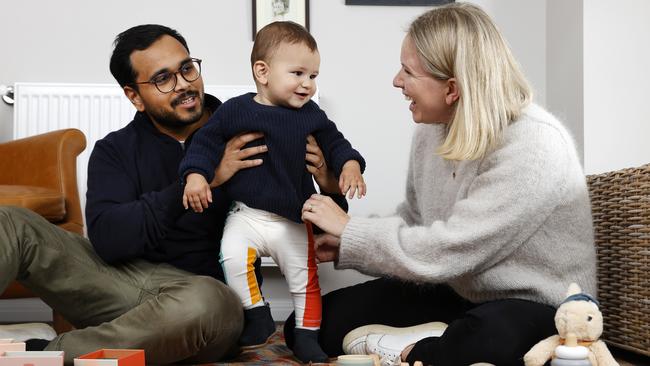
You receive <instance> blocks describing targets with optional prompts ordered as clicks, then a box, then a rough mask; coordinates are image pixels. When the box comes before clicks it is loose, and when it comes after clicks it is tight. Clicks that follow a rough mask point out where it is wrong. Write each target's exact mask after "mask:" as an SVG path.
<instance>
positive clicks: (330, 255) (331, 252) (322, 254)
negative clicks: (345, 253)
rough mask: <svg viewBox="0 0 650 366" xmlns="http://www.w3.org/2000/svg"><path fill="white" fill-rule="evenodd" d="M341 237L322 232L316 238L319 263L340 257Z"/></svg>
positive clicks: (315, 243) (315, 244)
mask: <svg viewBox="0 0 650 366" xmlns="http://www.w3.org/2000/svg"><path fill="white" fill-rule="evenodd" d="M340 246H341V238H339V237H337V236H334V235H330V234H320V235H316V237H315V238H314V249H315V250H316V261H318V263H323V262H332V261H335V260H337V259H339V247H340Z"/></svg>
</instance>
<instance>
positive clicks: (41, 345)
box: [25, 339, 50, 351]
mask: <svg viewBox="0 0 650 366" xmlns="http://www.w3.org/2000/svg"><path fill="white" fill-rule="evenodd" d="M48 344H50V341H48V340H47V339H28V340H26V341H25V349H26V350H27V351H42V350H44V349H45V347H47V345H48Z"/></svg>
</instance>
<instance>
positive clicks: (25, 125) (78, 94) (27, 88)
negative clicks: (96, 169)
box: [13, 83, 255, 212]
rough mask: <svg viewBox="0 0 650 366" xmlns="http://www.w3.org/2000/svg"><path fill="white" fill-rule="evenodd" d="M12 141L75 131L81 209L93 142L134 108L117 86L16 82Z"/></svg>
mask: <svg viewBox="0 0 650 366" xmlns="http://www.w3.org/2000/svg"><path fill="white" fill-rule="evenodd" d="M205 90H206V92H207V93H209V94H212V95H214V96H216V97H217V98H219V99H220V100H221V101H225V100H227V99H229V98H231V97H233V96H237V95H240V94H243V93H246V92H249V91H254V90H255V87H254V86H247V85H234V86H222V85H220V86H206V87H205ZM14 100H15V104H14V125H13V131H14V134H13V138H14V139H19V138H23V137H27V136H33V135H37V134H40V133H44V132H49V131H54V130H59V129H62V128H77V129H79V130H81V131H82V132H83V133H84V134H85V135H86V139H87V147H86V150H85V151H84V152H83V153H81V155H79V158H78V159H77V183H78V186H79V198H80V200H81V209H82V212H84V208H85V203H86V188H87V186H86V180H87V179H86V178H87V174H88V169H87V166H88V159H89V158H90V152H91V151H92V150H93V148H94V146H95V142H96V141H97V140H99V139H101V138H103V137H104V136H106V135H107V134H108V133H109V132H112V131H115V130H117V129H119V128H121V127H123V126H125V125H126V124H128V123H129V122H130V121H131V120H132V118H133V114H134V113H135V108H134V107H133V105H132V104H131V102H129V100H128V99H127V98H126V96H125V95H124V93H123V91H122V88H120V87H119V86H118V85H117V84H46V83H16V84H15V86H14Z"/></svg>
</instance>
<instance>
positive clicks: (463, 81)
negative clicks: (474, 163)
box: [408, 3, 532, 160]
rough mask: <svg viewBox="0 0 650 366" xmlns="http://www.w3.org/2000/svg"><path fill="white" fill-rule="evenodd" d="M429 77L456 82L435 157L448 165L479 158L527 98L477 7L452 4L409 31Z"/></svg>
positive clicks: (521, 79)
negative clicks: (453, 100)
mask: <svg viewBox="0 0 650 366" xmlns="http://www.w3.org/2000/svg"><path fill="white" fill-rule="evenodd" d="M408 35H409V36H410V37H411V39H412V40H413V42H414V43H415V47H416V49H417V52H418V55H419V57H420V59H421V61H422V63H423V65H424V67H425V69H427V70H428V71H429V72H430V73H431V75H432V76H433V77H434V78H436V79H439V80H448V79H451V78H455V79H456V84H457V86H458V88H459V98H458V101H457V102H456V106H455V112H454V117H453V119H452V120H451V121H450V123H449V125H448V133H447V138H446V140H445V141H444V143H443V144H442V145H441V146H440V147H439V148H438V151H437V152H438V153H439V154H440V155H441V156H442V157H443V158H445V159H449V160H474V159H480V158H482V157H484V156H485V155H486V154H487V153H488V152H489V151H490V150H491V149H494V148H495V147H496V146H497V145H498V144H499V142H500V141H501V139H502V138H503V131H504V130H505V128H506V127H507V126H508V124H509V123H510V122H512V121H514V120H515V119H517V118H518V117H519V116H520V115H521V113H522V110H523V108H524V107H526V106H527V105H528V104H529V103H530V101H531V99H532V90H531V89H530V86H529V85H528V82H527V81H526V78H525V77H524V75H523V73H522V72H521V69H520V66H519V64H518V63H517V61H516V60H515V58H514V57H513V56H512V53H511V52H510V48H509V47H508V44H507V42H506V41H505V39H504V38H503V36H502V35H501V33H500V32H499V30H498V29H497V27H496V25H495V24H494V23H493V22H492V20H491V19H490V17H489V16H488V15H487V14H486V13H485V12H484V11H483V10H481V8H479V7H477V6H475V5H471V4H464V3H453V4H449V5H446V6H442V7H438V8H434V9H432V10H430V11H428V12H426V13H424V14H422V15H421V16H419V17H418V18H417V19H416V20H415V21H413V23H412V24H411V26H410V27H409V30H408Z"/></svg>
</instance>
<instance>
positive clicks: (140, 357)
mask: <svg viewBox="0 0 650 366" xmlns="http://www.w3.org/2000/svg"><path fill="white" fill-rule="evenodd" d="M0 366H2V365H0ZM74 366H145V363H144V350H141V349H100V350H98V351H95V352H91V353H87V354H85V355H83V356H79V357H77V358H75V359H74Z"/></svg>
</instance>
